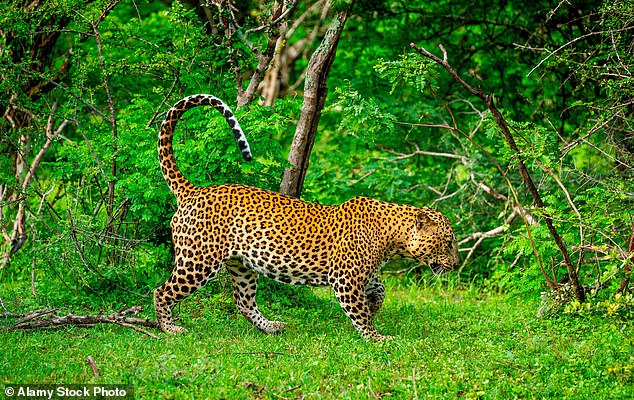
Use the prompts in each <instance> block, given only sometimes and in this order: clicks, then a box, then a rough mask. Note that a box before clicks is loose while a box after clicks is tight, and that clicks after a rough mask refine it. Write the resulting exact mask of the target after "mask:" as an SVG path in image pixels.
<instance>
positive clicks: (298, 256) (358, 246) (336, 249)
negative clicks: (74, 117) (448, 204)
mask: <svg viewBox="0 0 634 400" xmlns="http://www.w3.org/2000/svg"><path fill="white" fill-rule="evenodd" d="M200 105H209V106H212V107H214V108H216V109H217V110H218V111H220V112H221V113H222V115H223V116H224V117H225V119H226V120H227V122H228V124H229V126H230V127H231V128H232V130H233V133H234V136H235V138H236V141H237V143H238V147H239V148H240V150H241V151H242V155H243V157H244V158H245V160H250V159H251V152H250V150H249V145H248V143H247V140H246V138H245V136H244V133H243V132H242V129H241V128H240V125H239V124H238V121H237V120H236V118H235V117H234V115H233V113H232V112H231V110H230V109H229V108H228V107H227V106H226V105H225V104H224V103H223V102H222V101H220V100H219V99H217V98H216V97H214V96H211V95H195V96H191V97H187V98H185V99H183V100H181V101H179V102H178V103H177V104H176V105H175V106H174V107H172V109H170V111H169V112H168V113H167V116H166V117H165V120H164V121H163V124H162V125H161V131H160V133H159V146H158V152H159V160H160V164H161V169H162V171H163V175H164V176H165V179H166V180H167V183H168V184H169V186H170V188H171V190H172V191H173V192H174V194H175V195H176V198H177V200H178V209H177V211H176V213H175V214H174V217H173V218H172V221H171V226H172V238H173V242H174V253H175V266H174V269H173V270H172V274H171V276H170V277H169V279H168V280H167V282H165V283H164V284H163V285H162V286H161V287H159V288H158V289H156V291H155V292H154V306H155V308H156V315H157V319H158V321H159V323H160V326H161V329H162V330H164V331H166V332H169V333H177V332H182V331H185V329H184V328H182V327H180V326H176V325H174V323H173V322H172V309H173V307H174V305H175V304H176V303H177V302H179V301H180V300H182V299H184V298H185V297H187V296H189V295H191V294H193V293H194V292H195V291H196V290H198V289H199V288H200V287H202V286H203V285H205V284H206V283H207V282H208V281H209V280H210V279H212V278H214V277H215V276H216V275H217V274H218V272H219V270H220V269H221V268H222V267H223V266H224V267H226V268H227V270H228V271H229V276H230V277H231V280H232V283H233V298H234V302H235V304H236V306H237V308H238V310H239V311H240V313H241V314H242V315H244V316H245V317H246V318H247V319H248V320H249V321H250V322H251V323H253V324H254V325H255V326H256V327H257V328H259V329H260V330H262V331H264V332H267V333H275V332H280V331H281V330H283V329H284V324H283V323H282V322H279V321H269V320H268V319H266V317H264V316H263V315H262V313H261V312H260V311H259V310H258V306H257V304H256V302H255V294H256V289H257V280H258V275H259V274H260V275H266V276H268V277H269V278H272V279H274V280H277V281H280V282H285V283H289V284H307V285H330V286H331V287H332V289H333V291H334V293H335V295H336V297H337V299H338V301H339V303H340V304H341V307H342V308H343V310H344V312H345V313H346V315H347V316H348V317H349V318H350V320H351V321H352V324H353V325H354V327H355V328H356V329H357V331H359V333H361V335H363V336H364V337H366V338H370V339H375V340H381V339H385V338H386V336H382V335H380V334H379V333H378V332H377V331H376V329H375V328H374V326H373V325H372V320H373V319H374V316H375V315H376V313H377V311H378V310H379V308H380V307H381V304H382V303H383V299H384V297H385V288H384V286H383V284H382V283H381V280H380V279H379V277H378V272H379V268H380V267H381V265H382V264H383V263H385V262H386V261H387V260H389V259H392V258H395V257H410V258H414V259H415V260H417V261H419V262H421V263H426V264H428V265H430V266H431V268H432V269H433V270H434V272H437V273H438V272H442V271H449V270H452V269H454V268H456V267H457V266H458V264H459V257H458V248H457V243H456V237H455V235H454V231H453V228H452V226H451V223H450V222H449V220H448V219H447V218H446V217H445V216H443V215H442V214H441V213H439V212H437V211H434V210H432V209H431V208H428V207H423V208H417V207H412V206H407V205H398V204H392V203H386V202H383V201H379V200H374V199H371V198H367V197H355V198H353V199H351V200H348V201H346V202H345V203H343V204H341V205H338V206H327V205H320V204H313V203H307V202H304V201H301V200H298V199H295V198H292V197H288V196H283V195H281V194H279V193H275V192H271V191H267V190H263V189H258V188H254V187H249V186H242V185H237V184H230V185H218V186H208V187H197V186H194V185H193V184H192V183H191V182H189V181H188V180H187V178H185V177H184V176H183V174H182V173H181V172H180V171H179V169H178V167H177V166H176V162H175V159H174V151H173V148H172V137H173V134H174V129H175V127H176V123H177V122H178V119H179V118H180V117H181V116H182V114H183V113H184V112H185V111H187V110H188V109H190V108H193V107H196V106H200Z"/></svg>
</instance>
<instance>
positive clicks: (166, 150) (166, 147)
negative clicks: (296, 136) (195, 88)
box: [158, 94, 251, 200]
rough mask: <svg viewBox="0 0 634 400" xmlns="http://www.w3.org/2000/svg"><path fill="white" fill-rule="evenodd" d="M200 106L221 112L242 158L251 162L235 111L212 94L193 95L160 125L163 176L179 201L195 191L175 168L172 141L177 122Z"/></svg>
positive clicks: (175, 106)
mask: <svg viewBox="0 0 634 400" xmlns="http://www.w3.org/2000/svg"><path fill="white" fill-rule="evenodd" d="M198 106H212V107H214V108H215V109H216V110H218V111H220V113H221V114H222V115H223V116H224V117H225V120H227V123H228V124H229V127H230V128H231V130H232V131H233V136H234V137H235V139H236V142H237V143H238V147H239V148H240V151H241V152H242V157H243V158H244V159H245V160H246V161H251V149H250V148H249V143H248V142H247V138H246V137H245V136H244V132H243V131H242V128H240V124H239V123H238V120H237V119H236V117H235V116H234V115H233V112H232V111H231V109H230V108H229V107H228V106H227V105H226V104H225V103H223V102H222V100H220V99H219V98H217V97H215V96H212V95H210V94H195V95H193V96H189V97H185V98H184V99H182V100H181V101H179V102H178V103H176V104H175V105H174V106H173V107H172V108H170V110H169V111H168V112H167V115H166V116H165V119H164V120H163V123H162V124H161V130H160V132H159V143H158V154H159V162H160V164H161V171H163V176H164V177H165V180H166V181H167V184H168V185H169V187H170V189H171V190H172V192H173V193H174V195H175V196H176V198H177V199H179V200H180V199H181V197H182V195H183V194H184V193H187V192H189V191H190V190H192V189H193V188H194V185H193V184H192V183H191V182H190V181H189V180H188V179H187V178H185V176H184V175H183V173H182V172H181V171H180V169H179V168H178V166H177V165H176V159H175V157H174V147H173V145H172V139H173V137H174V130H175V129H176V123H177V122H178V120H179V119H180V118H181V116H182V115H183V114H184V113H185V112H186V111H187V110H189V109H191V108H194V107H198Z"/></svg>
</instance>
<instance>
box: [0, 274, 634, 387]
mask: <svg viewBox="0 0 634 400" xmlns="http://www.w3.org/2000/svg"><path fill="white" fill-rule="evenodd" d="M264 286H265V288H264V290H262V291H261V293H260V295H259V297H260V298H259V303H260V307H261V309H262V310H263V312H264V313H265V315H267V316H268V317H270V318H275V319H279V320H282V321H285V322H286V323H287V328H288V329H287V331H286V332H285V333H283V334H281V335H275V336H271V335H265V334H263V333H261V332H259V331H257V330H256V329H255V328H253V327H252V326H251V325H250V324H249V323H248V322H247V321H246V320H245V319H244V318H243V317H241V316H240V315H238V314H236V312H235V310H234V307H233V304H232V302H231V301H230V299H229V297H228V292H227V291H225V288H224V287H223V286H222V285H220V284H217V283H216V284H211V285H209V287H208V288H205V289H203V290H202V291H201V292H199V293H198V294H196V295H195V296H193V297H192V298H190V299H188V300H186V301H184V302H183V303H182V305H181V306H180V307H178V308H177V309H176V315H177V317H178V318H179V319H180V321H179V323H180V324H182V325H183V326H185V327H186V328H188V329H189V331H190V333H188V334H185V335H180V336H175V337H171V336H167V335H165V334H160V336H161V338H162V340H155V339H151V338H149V337H147V336H145V335H143V334H140V333H138V332H135V331H133V330H131V329H127V328H123V327H118V326H110V325H99V326H95V327H93V328H89V329H86V328H63V329H58V330H52V331H36V332H4V333H0V352H1V354H0V381H2V382H3V383H66V384H71V383H115V384H131V385H133V386H134V389H135V394H136V397H137V398H148V399H150V398H151V399H154V398H159V399H172V398H175V399H201V398H210V399H218V398H226V399H241V398H266V399H269V398H271V399H274V398H275V399H277V398H290V399H294V398H306V399H322V398H326V399H328V398H332V399H364V398H367V399H373V398H395V399H415V398H419V399H424V398H433V399H447V398H466V399H471V398H482V399H510V398H521V399H526V398H556V399H563V398H570V399H619V398H624V399H625V398H633V397H634V378H633V375H632V369H633V366H634V356H633V354H634V351H633V348H632V347H633V346H632V345H633V336H632V331H631V327H632V324H631V323H629V322H628V321H625V322H616V321H611V320H609V319H607V318H603V317H598V316H589V317H585V318H578V317H572V316H565V315H564V316H561V317H557V318H552V319H538V318H536V317H535V310H536V309H537V306H538V303H537V301H536V300H527V299H525V298H519V297H513V296H509V295H500V294H495V293H486V292H485V291H484V290H478V289H477V288H471V289H469V290H463V289H459V288H457V287H450V288H446V287H445V288H442V287H440V286H441V285H435V286H433V287H421V286H419V285H416V284H414V283H412V282H405V281H403V280H399V279H396V278H392V279H388V280H387V292H388V294H387V298H386V302H385V304H384V307H383V308H382V309H381V311H380V313H379V315H378V317H377V320H376V324H375V325H376V326H377V328H378V330H379V332H381V333H383V334H389V335H393V336H395V339H394V340H392V341H389V342H385V343H368V342H366V341H364V340H363V339H361V338H359V336H358V335H357V334H356V332H354V330H353V328H352V326H351V324H350V322H349V321H348V320H347V318H346V317H345V316H344V314H343V312H342V311H341V309H340V308H339V305H338V304H337V303H336V301H335V299H334V297H333V295H332V293H331V292H330V291H329V290H327V289H326V288H317V289H312V290H311V289H308V288H290V287H287V286H283V285H278V284H275V283H271V282H267V283H266V284H265V285H264ZM5 288H6V287H5ZM2 289H3V286H0V290H2ZM8 293H17V292H13V291H8ZM5 296H6V293H5ZM8 300H10V299H8V298H5V299H4V301H5V304H6V303H7V302H8ZM142 302H143V305H144V306H145V308H146V311H145V312H146V313H147V315H149V316H152V318H153V309H152V306H151V300H150V299H144V300H143V301H142ZM12 311H19V310H12ZM75 311H76V312H77V313H79V310H75ZM630 322H631V321H630ZM1 323H2V324H3V325H5V326H6V324H7V323H8V321H4V322H1ZM88 356H92V357H93V359H94V360H95V362H96V364H97V366H98V368H99V372H100V378H98V379H97V378H95V377H94V376H93V373H92V370H91V368H90V366H89V365H88V364H87V358H88Z"/></svg>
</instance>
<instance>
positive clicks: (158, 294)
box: [154, 245, 222, 334]
mask: <svg viewBox="0 0 634 400" xmlns="http://www.w3.org/2000/svg"><path fill="white" fill-rule="evenodd" d="M175 250H176V251H175V253H176V254H177V256H176V260H175V266H174V269H173V270H172V274H171V275H170V277H169V279H168V280H167V282H165V283H164V284H163V285H162V286H160V287H159V288H158V289H156V290H155V291H154V309H155V311H156V319H157V320H158V322H159V325H160V327H161V330H162V331H164V332H167V333H172V334H174V333H180V332H187V329H185V328H183V327H182V326H178V325H175V324H174V322H173V320H172V309H173V308H174V306H175V305H176V304H178V303H179V302H180V301H181V300H183V299H184V298H186V297H188V296H190V295H192V294H193V293H194V292H196V291H197V290H198V289H199V288H201V287H202V286H204V285H205V284H206V283H207V282H208V281H209V280H211V279H213V278H214V277H215V276H216V275H217V274H218V271H219V270H220V268H221V267H222V263H221V262H220V260H219V258H218V257H210V256H208V257H207V259H206V260H205V261H202V256H201V254H202V252H201V251H197V249H195V248H194V249H192V248H191V247H190V248H188V249H186V250H183V251H179V250H180V249H179V248H178V246H177V245H176V246H175Z"/></svg>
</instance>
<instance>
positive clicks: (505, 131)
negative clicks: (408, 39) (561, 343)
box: [410, 43, 585, 301]
mask: <svg viewBox="0 0 634 400" xmlns="http://www.w3.org/2000/svg"><path fill="white" fill-rule="evenodd" d="M410 46H411V47H412V48H413V49H414V50H416V51H417V52H418V53H419V54H421V55H422V56H424V57H427V58H429V59H431V60H433V61H434V62H436V63H437V64H439V65H441V66H442V67H443V68H444V69H445V70H446V71H447V72H448V73H449V74H450V75H451V76H452V77H453V78H454V80H456V81H457V82H458V83H460V84H461V85H462V86H463V87H464V88H465V89H466V90H467V91H468V92H469V93H471V94H473V95H474V96H476V97H478V98H479V99H481V100H482V101H483V102H484V103H485V104H486V105H487V108H488V109H489V111H490V112H491V115H493V119H494V120H495V122H496V124H497V125H498V127H499V128H500V131H501V132H502V135H503V136H504V138H505V139H506V141H507V143H508V145H509V147H510V149H511V150H512V151H513V152H514V153H515V154H516V155H517V164H518V167H519V170H520V175H521V176H522V180H523V182H524V184H525V185H526V187H527V188H528V190H529V192H530V193H531V195H532V196H533V201H534V202H535V205H536V206H537V207H539V208H540V209H542V210H543V209H544V202H543V201H542V198H541V196H540V194H539V191H538V190H537V187H536V186H535V183H534V182H533V179H532V178H531V176H530V174H529V173H528V169H527V168H526V165H524V161H523V160H522V157H521V152H520V150H519V148H518V147H517V144H516V143H515V139H514V137H513V135H512V134H511V131H510V129H509V126H508V124H507V122H506V120H505V119H504V117H503V116H502V113H500V111H499V110H498V109H497V107H496V106H495V101H494V98H493V95H486V94H484V92H482V91H480V90H477V89H475V88H474V87H472V86H471V85H469V84H468V83H467V82H465V81H464V80H463V79H462V78H461V77H460V76H459V75H458V73H457V72H456V71H455V70H454V69H453V68H452V67H451V65H450V64H449V62H448V56H447V51H446V50H445V48H444V47H443V46H442V45H439V46H438V47H439V48H440V51H441V52H442V54H443V58H442V59H441V58H439V57H438V56H436V55H434V54H432V53H430V52H429V51H427V50H426V49H424V48H421V47H418V46H416V45H415V44H414V43H411V44H410ZM543 218H544V221H545V222H546V226H547V227H548V231H549V232H550V235H551V237H552V238H553V241H554V242H555V244H556V245H557V247H558V248H559V252H560V253H561V255H562V256H563V259H564V264H565V266H566V268H567V270H568V276H569V277H570V283H571V284H572V286H573V289H574V292H575V297H576V298H577V299H578V300H579V301H583V300H584V299H585V292H584V289H583V287H582V286H581V285H580V284H579V279H578V277H577V271H576V268H575V267H574V265H573V264H572V260H571V258H570V254H569V253H568V250H567V249H566V246H565V244H564V242H563V240H562V238H561V236H559V232H557V229H556V228H555V226H554V224H553V221H552V217H551V216H550V215H549V214H548V213H546V212H544V213H543ZM542 271H543V269H542Z"/></svg>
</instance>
